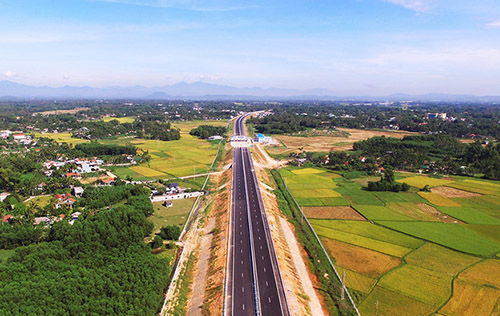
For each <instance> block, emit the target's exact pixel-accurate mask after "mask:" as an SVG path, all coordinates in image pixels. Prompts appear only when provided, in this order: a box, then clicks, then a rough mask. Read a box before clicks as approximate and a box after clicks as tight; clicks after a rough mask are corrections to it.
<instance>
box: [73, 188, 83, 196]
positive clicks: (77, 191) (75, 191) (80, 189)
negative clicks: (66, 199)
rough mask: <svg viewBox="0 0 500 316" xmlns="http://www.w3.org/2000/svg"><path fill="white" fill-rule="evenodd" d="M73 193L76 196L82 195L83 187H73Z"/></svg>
mask: <svg viewBox="0 0 500 316" xmlns="http://www.w3.org/2000/svg"><path fill="white" fill-rule="evenodd" d="M72 191H73V195H74V196H76V197H82V195H83V191H84V190H83V188H82V187H74V188H73V190H72Z"/></svg>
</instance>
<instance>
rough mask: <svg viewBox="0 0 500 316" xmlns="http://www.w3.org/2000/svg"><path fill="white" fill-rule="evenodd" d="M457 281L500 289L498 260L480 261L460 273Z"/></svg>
mask: <svg viewBox="0 0 500 316" xmlns="http://www.w3.org/2000/svg"><path fill="white" fill-rule="evenodd" d="M458 279H459V280H462V281H465V282H469V283H476V284H482V285H485V284H486V285H489V286H493V287H496V288H497V289H500V260H499V259H489V260H485V261H482V262H480V263H478V264H476V265H475V266H473V267H472V268H469V269H467V270H465V271H464V272H462V273H461V274H460V275H459V277H458Z"/></svg>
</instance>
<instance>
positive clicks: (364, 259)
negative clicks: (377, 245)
mask: <svg viewBox="0 0 500 316" xmlns="http://www.w3.org/2000/svg"><path fill="white" fill-rule="evenodd" d="M323 243H324V245H325V247H326V249H327V250H328V252H329V253H330V255H331V256H332V258H333V259H334V260H335V262H336V263H337V264H338V265H339V266H341V267H348V268H349V269H351V270H353V271H355V272H358V273H362V274H364V275H367V276H369V277H372V278H376V277H379V276H380V275H382V274H384V273H385V272H387V271H389V270H391V269H393V268H395V267H397V266H399V265H400V264H401V260H400V259H399V258H395V257H391V256H388V255H385V254H382V253H380V252H377V251H373V250H370V249H366V248H362V247H358V246H354V245H350V244H346V243H343V242H340V241H336V240H332V239H328V238H325V239H324V240H323Z"/></svg>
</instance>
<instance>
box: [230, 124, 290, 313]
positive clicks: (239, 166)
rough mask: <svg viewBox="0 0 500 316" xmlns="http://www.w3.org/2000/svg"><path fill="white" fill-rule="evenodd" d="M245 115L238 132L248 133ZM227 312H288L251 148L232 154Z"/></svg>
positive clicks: (238, 126)
mask: <svg viewBox="0 0 500 316" xmlns="http://www.w3.org/2000/svg"><path fill="white" fill-rule="evenodd" d="M243 121H244V116H240V117H239V118H238V119H237V121H236V124H235V135H237V136H243V135H245V132H244V126H243ZM232 184H233V192H232V207H231V231H230V237H229V238H230V241H229V251H228V256H229V260H228V270H227V272H228V273H227V277H228V278H229V279H228V280H227V283H226V287H227V289H226V300H225V302H226V306H225V314H226V315H231V316H232V315H235V316H239V315H262V316H278V315H285V316H288V315H289V311H288V306H287V303H286V297H285V293H284V289H283V282H282V279H281V275H280V271H279V265H278V260H277V258H276V253H275V251H274V245H273V242H272V238H271V232H270V230H269V224H268V222H267V217H266V213H265V209H264V206H263V201H262V196H261V194H260V189H259V185H258V181H257V176H256V174H255V170H254V166H253V162H252V155H251V152H250V150H249V149H248V148H244V147H241V148H235V149H234V155H233V182H232Z"/></svg>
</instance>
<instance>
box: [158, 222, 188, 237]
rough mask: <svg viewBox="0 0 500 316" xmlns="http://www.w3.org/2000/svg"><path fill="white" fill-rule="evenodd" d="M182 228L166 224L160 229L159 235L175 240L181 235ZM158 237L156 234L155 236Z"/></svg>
mask: <svg viewBox="0 0 500 316" xmlns="http://www.w3.org/2000/svg"><path fill="white" fill-rule="evenodd" d="M181 231H182V228H181V227H180V226H177V225H168V226H165V227H162V228H161V229H160V237H161V238H163V239H165V240H177V239H179V236H180V235H181ZM156 237H158V236H156ZM156 237H155V238H156Z"/></svg>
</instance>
